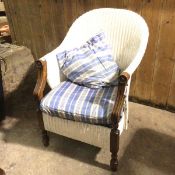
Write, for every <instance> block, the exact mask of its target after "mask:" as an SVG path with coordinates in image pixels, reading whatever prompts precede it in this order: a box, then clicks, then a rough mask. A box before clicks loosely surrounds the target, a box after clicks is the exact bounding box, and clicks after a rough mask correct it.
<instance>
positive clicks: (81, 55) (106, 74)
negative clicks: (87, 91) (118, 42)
mask: <svg viewBox="0 0 175 175" xmlns="http://www.w3.org/2000/svg"><path fill="white" fill-rule="evenodd" d="M57 60H58V63H59V66H60V69H61V70H62V72H63V73H64V74H65V75H66V77H67V78H68V79H69V80H71V81H72V82H75V83H78V84H80V85H84V86H87V87H91V88H100V87H103V86H110V85H116V84H117V78H118V75H119V71H120V69H119V67H118V66H117V64H116V62H115V61H114V60H113V58H112V51H111V48H110V47H109V46H108V45H107V44H106V42H105V35H104V33H99V34H97V35H95V36H94V37H92V38H90V39H89V40H88V41H87V42H86V43H85V44H83V45H82V46H81V47H79V48H74V49H72V50H66V51H64V52H61V53H58V54H57Z"/></svg>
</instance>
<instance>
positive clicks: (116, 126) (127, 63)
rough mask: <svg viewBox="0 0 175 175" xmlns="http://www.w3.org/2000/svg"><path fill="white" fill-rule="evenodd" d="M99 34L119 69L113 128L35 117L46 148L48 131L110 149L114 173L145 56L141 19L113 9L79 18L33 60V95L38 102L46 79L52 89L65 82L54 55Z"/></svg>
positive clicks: (144, 26) (145, 38)
mask: <svg viewBox="0 0 175 175" xmlns="http://www.w3.org/2000/svg"><path fill="white" fill-rule="evenodd" d="M99 31H104V32H105V34H106V38H107V41H108V43H109V44H110V45H111V46H112V54H113V58H114V59H115V61H116V62H117V64H118V65H119V67H120V68H121V70H122V73H121V75H120V77H119V88H118V92H117V98H116V101H115V105H114V109H113V112H112V115H111V119H112V128H109V127H104V126H100V125H93V124H88V123H84V122H76V121H71V120H66V119H62V118H59V117H50V116H49V115H48V114H46V113H42V112H41V111H40V110H39V111H38V117H39V121H40V122H39V123H40V127H41V129H42V133H43V143H44V145H45V146H47V145H48V143H49V139H48V136H47V131H50V132H54V133H57V134H60V135H63V136H66V137H69V138H72V139H76V140H80V141H82V142H85V143H88V144H91V145H95V146H98V147H106V148H109V147H110V151H111V153H112V156H111V162H110V166H111V169H112V170H116V169H117V165H118V160H117V152H118V149H119V135H120V134H121V133H122V131H123V129H127V124H128V95H129V87H130V80H131V76H132V74H133V72H134V71H135V70H136V68H137V67H138V65H139V63H140V62H141V59H142V57H143V55H144V52H145V49H146V46H147V41H148V35H149V32H148V27H147V24H146V23H145V21H144V19H143V18H142V17H141V16H139V15H138V14H136V13H134V12H132V11H129V10H123V9H112V8H102V9H95V10H92V11H89V12H87V13H85V14H83V15H82V16H80V17H79V18H78V19H77V20H76V21H75V22H74V23H73V25H72V26H71V27H70V29H69V31H68V33H67V35H66V37H65V39H64V40H63V42H62V43H61V44H60V46H59V47H57V48H56V49H55V50H53V51H52V52H50V53H48V54H47V55H45V56H44V57H42V58H41V59H39V60H38V61H36V65H37V66H38V68H39V71H38V80H37V84H36V87H35V89H34V95H35V97H36V98H37V100H38V102H39V103H40V100H41V99H42V98H43V91H44V87H45V84H46V79H47V82H48V84H49V86H50V88H51V89H54V88H55V87H57V86H58V85H59V84H60V83H61V82H62V81H64V80H65V76H64V75H63V74H62V73H61V71H60V70H59V66H58V64H57V60H56V54H57V53H59V52H61V51H64V50H65V49H69V48H73V47H75V46H78V45H81V44H82V43H83V42H85V41H86V40H88V39H89V38H90V37H91V36H92V35H94V34H96V33H97V32H99ZM122 111H123V113H122ZM121 113H122V118H121V119H120V116H121Z"/></svg>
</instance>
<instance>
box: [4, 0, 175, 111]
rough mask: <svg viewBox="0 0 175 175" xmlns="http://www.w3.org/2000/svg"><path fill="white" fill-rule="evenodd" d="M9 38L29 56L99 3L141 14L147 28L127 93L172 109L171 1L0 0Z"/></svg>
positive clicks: (174, 19)
mask: <svg viewBox="0 0 175 175" xmlns="http://www.w3.org/2000/svg"><path fill="white" fill-rule="evenodd" d="M4 3H5V7H6V11H7V16H8V20H9V23H10V28H11V33H12V38H13V41H14V43H16V44H18V45H25V46H27V47H29V48H30V49H31V50H32V52H33V54H34V56H35V58H36V59H37V58H39V57H41V56H43V55H44V54H45V53H47V52H49V51H51V50H52V49H53V48H55V47H56V46H58V44H59V43H60V42H61V41H62V40H63V38H64V36H65V34H66V32H67V30H68V28H69V27H70V25H71V24H72V22H73V21H74V20H75V19H76V18H77V17H78V16H79V15H81V14H82V13H84V12H86V11H88V10H91V9H94V8H100V7H113V8H124V9H130V10H133V11H135V12H137V13H139V14H140V15H142V16H143V17H144V18H145V20H146V22H147V24H148V26H149V30H150V37H149V44H148V48H147V51H146V54H145V56H144V59H143V61H142V63H141V65H140V66H139V68H138V69H137V71H136V72H135V74H134V75H133V77H132V86H131V92H130V96H131V97H133V98H135V99H138V100H142V101H145V102H147V103H152V104H155V105H159V106H163V107H166V108H175V33H174V31H175V1H174V0H49V1H48V0H37V1H36V0H30V1H28V0H23V1H20V0H15V1H14V0H5V1H4Z"/></svg>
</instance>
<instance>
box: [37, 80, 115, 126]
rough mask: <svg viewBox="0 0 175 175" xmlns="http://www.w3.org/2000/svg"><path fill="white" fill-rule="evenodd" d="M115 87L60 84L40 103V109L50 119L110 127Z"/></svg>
mask: <svg viewBox="0 0 175 175" xmlns="http://www.w3.org/2000/svg"><path fill="white" fill-rule="evenodd" d="M116 95H117V86H111V87H103V88H98V89H97V88H88V87H85V86H81V85H78V84H75V83H72V82H70V81H64V82H62V83H61V84H60V85H59V86H58V87H56V88H54V89H53V90H51V91H50V92H49V93H48V94H47V95H46V96H45V97H44V98H43V99H42V101H41V104H40V108H41V110H42V111H43V112H44V113H47V114H49V115H50V116H51V117H54V116H56V117H60V118H65V119H69V120H74V121H79V122H85V123H90V124H99V125H105V126H110V124H111V113H112V110H113V106H114V102H115V99H116Z"/></svg>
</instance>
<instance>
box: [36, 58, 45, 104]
mask: <svg viewBox="0 0 175 175" xmlns="http://www.w3.org/2000/svg"><path fill="white" fill-rule="evenodd" d="M36 67H37V69H38V77H37V82H36V85H35V89H34V91H33V95H34V96H35V98H36V99H37V100H38V101H40V100H41V99H42V98H43V92H44V89H45V85H46V79H47V62H46V61H43V60H37V61H36Z"/></svg>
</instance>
